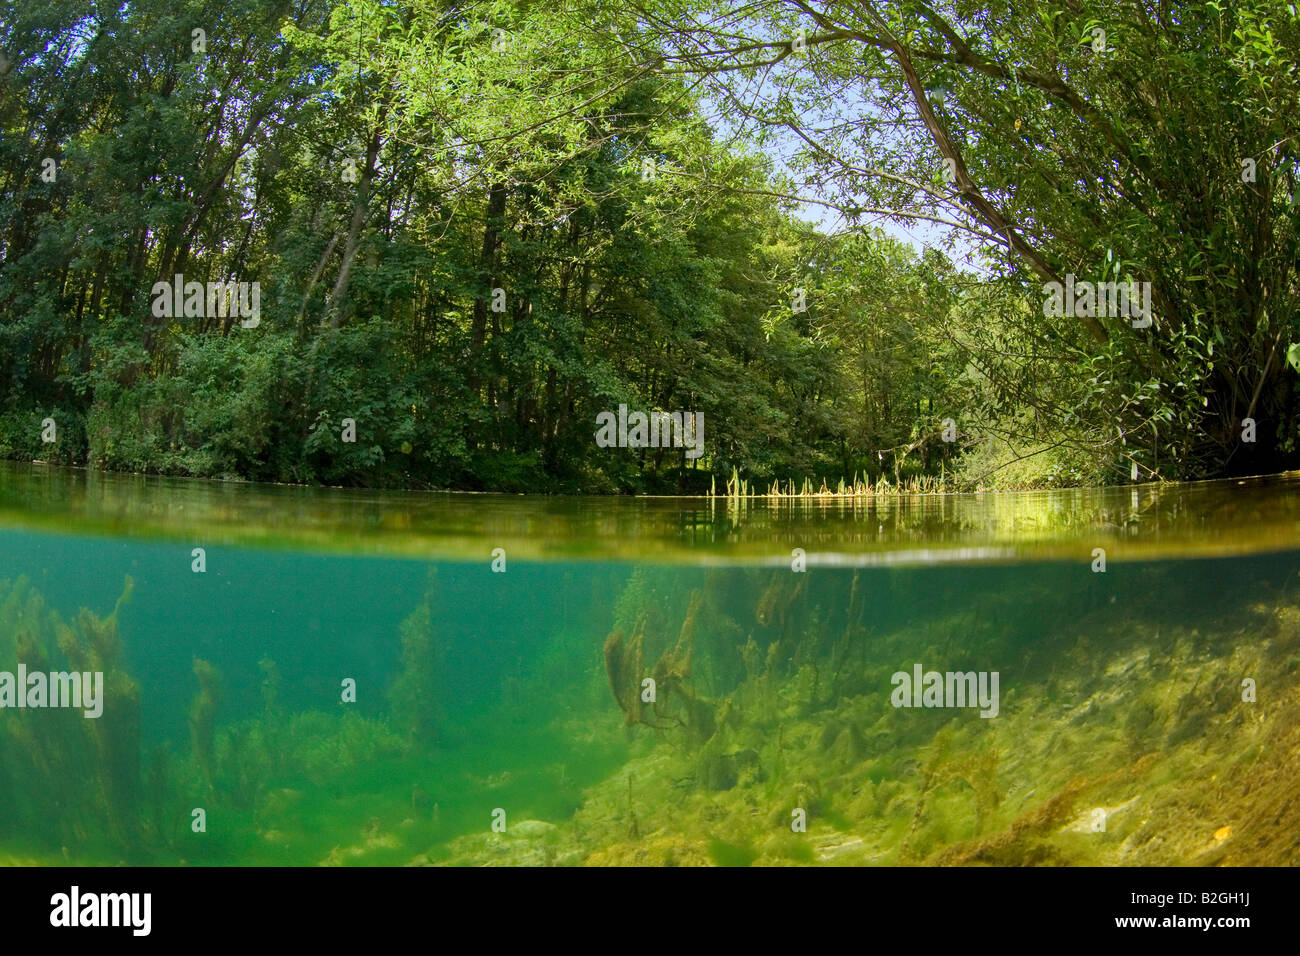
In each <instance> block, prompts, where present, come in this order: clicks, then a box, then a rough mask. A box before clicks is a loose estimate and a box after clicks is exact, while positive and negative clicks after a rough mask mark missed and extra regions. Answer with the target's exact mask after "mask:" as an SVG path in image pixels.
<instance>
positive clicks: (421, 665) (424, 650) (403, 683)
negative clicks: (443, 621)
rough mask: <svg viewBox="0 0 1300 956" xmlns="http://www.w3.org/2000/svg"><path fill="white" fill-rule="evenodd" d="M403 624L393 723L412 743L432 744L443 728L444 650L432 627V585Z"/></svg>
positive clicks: (392, 696) (391, 699)
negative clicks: (422, 600)
mask: <svg viewBox="0 0 1300 956" xmlns="http://www.w3.org/2000/svg"><path fill="white" fill-rule="evenodd" d="M429 586H430V593H426V595H425V598H424V602H423V603H422V604H420V606H419V607H417V608H416V609H415V610H414V611H412V612H411V614H410V616H409V617H407V618H406V620H405V621H403V622H402V625H401V632H400V633H401V644H402V650H401V668H400V670H399V671H398V674H397V677H396V678H395V679H394V681H393V685H392V687H391V689H390V690H389V693H388V697H389V702H390V714H391V718H392V721H393V725H394V726H395V727H397V728H399V729H400V731H401V732H402V733H404V734H406V735H407V736H408V737H409V739H410V740H411V742H412V743H414V744H416V745H419V746H424V747H428V746H433V745H435V744H437V743H438V740H439V737H440V735H441V731H442V721H443V713H442V698H443V681H442V673H443V668H444V666H445V653H444V650H443V647H442V644H441V643H440V641H439V639H438V636H437V635H436V634H435V633H434V628H433V610H432V596H431V592H432V588H433V586H434V585H433V581H430V585H429Z"/></svg>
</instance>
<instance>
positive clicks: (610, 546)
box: [0, 465, 1300, 865]
mask: <svg viewBox="0 0 1300 956" xmlns="http://www.w3.org/2000/svg"><path fill="white" fill-rule="evenodd" d="M1298 492H1300V477H1298V476H1289V477H1288V476H1284V477H1279V478H1274V479H1268V480H1258V481H1250V482H1244V483H1242V482H1232V483H1208V484H1201V485H1186V486H1162V487H1155V486H1147V487H1139V488H1122V489H1109V490H1105V491H1091V492H1060V493H1033V494H1018V495H981V496H975V495H972V496H942V497H941V496H935V497H918V498H888V499H885V498H882V499H876V500H871V501H860V502H843V501H839V500H826V499H822V500H816V501H811V502H801V503H794V504H792V503H790V502H783V503H779V504H769V503H767V502H765V501H763V500H761V499H759V500H754V501H750V502H748V503H734V502H732V503H728V502H726V501H716V500H715V501H700V500H676V499H659V500H620V499H590V500H586V499H534V498H522V497H519V498H512V497H497V496H450V495H415V494H393V495H389V494H371V493H366V494H362V493H356V492H345V491H330V490H324V491H321V490H315V491H308V490H302V489H290V488H267V487H260V486H248V485H237V484H221V483H211V482H180V481H160V480H153V479H139V478H129V477H102V476H99V477H96V476H88V475H86V474H85V473H78V472H64V471H57V470H50V469H44V468H41V467H39V466H14V465H0V703H4V704H5V706H4V707H3V709H0V862H10V863H15V862H32V863H50V864H57V863H65V862H73V863H104V864H110V863H117V862H121V861H126V862H139V863H158V864H174V863H179V862H182V861H184V862H186V863H189V864H315V863H324V864H343V865H371V864H384V865H390V864H407V863H454V864H467V865H479V864H589V865H601V864H648V865H693V864H754V865H766V864H777V865H788V864H796V865H798V864H815V863H823V864H872V863H895V864H896V863H903V864H978V863H1011V864H1019V863H1036V864H1129V863H1151V864H1160V865H1168V864H1189V863H1191V864H1286V863H1296V862H1300V849H1298V847H1300V844H1297V841H1296V837H1295V834H1296V833H1297V832H1300V799H1298V798H1300V773H1297V771H1300V494H1298ZM196 549H201V550H198V551H196ZM496 549H500V550H499V551H496ZM795 549H800V550H799V551H795ZM1097 549H1102V551H1104V555H1103V554H1102V553H1101V552H1100V551H1098V550H1097ZM494 551H495V556H494ZM1103 558H1104V571H1103V570H1102V563H1101V562H1102V560H1103ZM494 564H495V567H496V568H497V570H494ZM796 567H799V568H805V569H804V570H796ZM20 666H21V667H22V668H24V669H25V673H26V675H27V678H28V680H30V679H31V674H33V673H41V674H49V673H54V674H68V673H72V672H77V673H83V674H95V673H99V674H102V675H103V677H102V693H101V694H100V699H99V701H98V703H99V704H101V705H102V714H101V715H100V716H98V717H93V718H88V717H86V716H84V708H77V707H71V706H69V707H51V706H44V705H48V704H49V703H51V701H50V699H49V698H50V696H51V694H50V693H46V694H45V697H44V699H43V700H42V699H41V698H40V697H39V695H38V696H36V697H33V689H32V688H31V687H30V686H28V687H25V688H22V687H19V683H18V674H19V668H20ZM6 673H8V674H10V675H12V677H11V678H10V681H11V683H10V684H9V693H10V695H11V696H10V698H9V699H6V697H5V694H6V685H5V677H4V675H5V674H6ZM918 675H919V677H920V680H919V686H915V687H914V686H912V685H913V684H914V683H917V681H916V678H917V676H918ZM931 675H933V676H931ZM950 675H951V676H950ZM995 681H996V683H995ZM93 685H94V682H93V678H92V679H90V680H89V681H88V682H87V686H88V687H92V686H93ZM981 692H982V695H983V696H982V699H981ZM20 697H21V698H24V702H26V703H28V704H32V706H27V707H22V708H20V707H18V706H17V700H18V698H20ZM83 703H85V701H83ZM43 704H44V705H43Z"/></svg>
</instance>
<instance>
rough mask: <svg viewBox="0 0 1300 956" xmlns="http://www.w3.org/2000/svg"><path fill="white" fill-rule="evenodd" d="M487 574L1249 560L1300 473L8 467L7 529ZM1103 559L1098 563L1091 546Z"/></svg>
mask: <svg viewBox="0 0 1300 956" xmlns="http://www.w3.org/2000/svg"><path fill="white" fill-rule="evenodd" d="M4 525H8V526H12V527H27V528H33V529H39V530H48V531H58V530H72V531H75V532H76V533H79V534H91V533H98V534H110V535H117V536H130V537H147V538H163V539H170V540H178V541H186V540H190V539H191V538H193V539H196V540H198V539H201V540H203V541H205V542H207V543H220V544H258V545H266V544H269V545H275V546H283V547H292V548H309V549H318V550H331V551H342V552H349V553H359V552H365V553H378V554H389V555H402V556H409V557H421V558H433V557H438V558H462V559H463V558H466V557H468V558H470V559H473V560H477V559H479V558H480V557H481V556H482V555H483V554H486V553H487V552H485V551H484V550H483V548H484V547H485V546H486V547H487V548H488V550H489V551H490V550H491V549H492V548H494V547H501V548H504V549H506V551H507V553H508V554H509V555H517V556H519V557H529V558H561V557H562V558H594V559H611V560H612V559H619V560H625V561H637V560H654V561H671V562H674V563H711V562H713V563H716V562H718V561H723V560H725V561H727V562H731V563H736V562H744V563H774V562H782V561H783V560H784V557H783V556H786V555H788V554H789V552H790V550H791V549H793V548H796V547H799V548H803V549H804V550H805V551H807V552H808V555H809V561H810V563H813V564H835V563H840V564H858V565H863V564H880V563H898V562H902V563H916V564H924V563H929V562H932V561H938V560H987V559H993V560H1008V559H1015V558H1067V559H1072V558H1074V557H1076V556H1077V555H1078V554H1079V553H1080V548H1083V549H1084V552H1083V553H1087V551H1088V550H1090V549H1091V548H1094V547H1104V548H1108V549H1110V548H1115V547H1122V548H1123V549H1124V553H1125V554H1126V555H1128V556H1130V557H1135V558H1136V557H1157V556H1186V555H1191V554H1197V555H1222V554H1243V553H1250V552H1257V551H1264V550H1277V549H1285V548H1290V547H1294V546H1295V545H1296V543H1297V542H1298V541H1300V473H1297V472H1291V473H1288V474H1286V475H1278V476H1272V477H1268V478H1252V479H1244V480H1234V481H1213V482H1196V483H1190V484H1179V485H1156V484H1151V485H1135V486H1130V487H1117V488H1087V489H1083V488H1081V489H1068V490H1057V491H1029V492H1006V493H987V494H984V493H980V494H960V495H955V494H954V495H898V496H876V497H869V498H832V497H826V498H801V499H791V498H750V499H740V500H735V499H726V498H712V499H710V498H611V497H605V498H574V497H566V498H556V497H550V498H548V497H526V496H522V495H474V494H452V493H445V494H444V493H430V492H393V491H355V490H345V489H335V488H323V489H322V488H300V487H282V486H274V485H253V484H248V483H243V482H220V481H201V480H186V479H168V478H153V477H144V476H132V475H119V474H109V475H102V474H99V473H97V472H87V471H78V470H75V469H60V468H50V467H48V466H44V465H39V464H32V465H17V464H13V463H9V462H0V526H4ZM1085 546H1086V547H1085Z"/></svg>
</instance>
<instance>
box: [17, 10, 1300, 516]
mask: <svg viewBox="0 0 1300 956" xmlns="http://www.w3.org/2000/svg"><path fill="white" fill-rule="evenodd" d="M1298 63H1300V15H1297V12H1296V7H1295V6H1294V5H1287V4H1281V3H1278V2H1276V0H1241V2H1205V0H1195V2H1179V3H1175V2H1132V0H1063V2H1059V0H1058V2H1045V0H1016V2H1014V3H1000V2H965V0H955V2H937V3H923V2H914V0H902V2H894V3H885V2H873V0H862V2H854V3H845V2H838V0H836V2H820V0H760V2H757V3H733V2H724V0H645V2H633V3H618V4H615V3H611V2H609V0H551V2H547V3H528V2H508V0H482V2H478V0H469V2H462V3H454V2H446V0H392V2H388V0H350V2H348V3H341V2H334V0H295V2H287V0H233V2H229V0H222V2H180V3H176V2H171V0H169V2H162V0H142V2H132V3H126V4H122V3H96V2H91V0H43V2H40V3H36V2H32V0H0V457H7V458H15V459H23V460H31V459H41V460H49V461H55V462H61V463H69V464H84V465H88V466H91V467H95V468H106V469H119V470H130V471H139V472H154V473H163V474H176V475H200V476H214V477H239V478H246V479H255V480H267V481H284V482H324V483H330V484H343V485H369V486H389V487H399V486H400V487H414V488H461V489H481V490H500V491H545V492H552V491H554V492H669V491H680V492H701V491H707V490H709V489H710V488H711V487H714V486H722V485H724V484H725V483H726V482H727V480H728V479H729V478H731V477H732V476H738V477H743V478H744V479H745V480H746V481H747V482H748V483H749V487H751V488H757V489H760V490H766V489H767V488H768V486H769V485H771V484H772V483H773V482H777V483H779V485H780V486H781V487H787V486H789V485H790V484H791V483H793V484H794V485H795V486H803V485H804V484H805V483H807V482H811V486H812V487H814V488H815V487H818V486H821V485H822V484H823V483H825V484H826V485H827V486H828V487H831V488H834V487H836V484H837V482H840V481H844V482H854V481H856V480H858V479H861V480H863V481H870V482H873V483H881V482H883V483H884V484H886V485H890V486H892V487H899V486H901V485H905V484H906V483H908V482H911V483H912V485H913V486H919V487H935V488H937V487H973V486H985V487H994V486H1014V485H1051V484H1080V483H1108V482H1116V481H1126V480H1130V478H1131V477H1133V476H1137V477H1138V478H1139V479H1140V480H1151V479H1186V478H1198V477H1207V476H1219V475H1227V474H1240V473H1261V472H1266V471H1275V470H1280V469H1283V468H1289V467H1296V466H1297V465H1298V464H1300V449H1298V447H1297V442H1298V441H1300V374H1298V372H1300V311H1298V309H1297V305H1298V300H1297V297H1298V294H1300V284H1298V282H1297V278H1296V265H1297V258H1298V256H1300V245H1298V237H1297V234H1298V226H1300V193H1298V192H1297V185H1298V184H1297V173H1298V172H1300V163H1298V157H1300V152H1298V149H1300V142H1298V138H1300V127H1298V126H1297V121H1296V117H1297V116H1300V72H1298V65H1297V64H1298ZM624 406H625V407H626V408H627V409H632V410H640V411H642V412H656V411H659V412H680V413H688V417H689V415H698V416H700V419H699V420H700V421H702V422H703V423H704V428H703V436H704V440H703V443H702V453H700V454H689V453H688V451H689V450H688V449H686V448H681V447H640V448H637V447H613V448H607V447H601V446H600V445H599V444H598V443H597V441H596V439H595V435H596V432H597V419H598V416H601V415H602V414H612V413H616V412H618V410H619V409H620V407H624ZM633 444H635V443H633Z"/></svg>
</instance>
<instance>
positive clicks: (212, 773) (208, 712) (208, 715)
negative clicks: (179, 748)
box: [189, 657, 221, 793]
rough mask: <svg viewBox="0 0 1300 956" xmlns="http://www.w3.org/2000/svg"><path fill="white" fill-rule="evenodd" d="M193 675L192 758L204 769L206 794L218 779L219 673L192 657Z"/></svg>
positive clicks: (211, 789)
mask: <svg viewBox="0 0 1300 956" xmlns="http://www.w3.org/2000/svg"><path fill="white" fill-rule="evenodd" d="M194 676H195V677H196V678H197V679H198V682H199V692H198V693H197V694H196V695H195V697H194V701H193V702H192V703H191V704H190V717H189V727H190V746H191V747H192V748H193V753H194V758H195V760H197V761H198V764H199V768H200V769H201V770H202V771H203V781H204V784H205V785H206V788H207V790H208V792H209V793H213V792H214V791H215V784H216V779H217V750H216V734H215V730H214V728H215V725H216V718H217V708H218V707H220V706H221V675H220V673H219V672H218V671H217V669H216V668H215V667H213V666H212V664H211V663H209V662H208V661H205V660H203V659H202V658H198V657H196V658H195V659H194Z"/></svg>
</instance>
